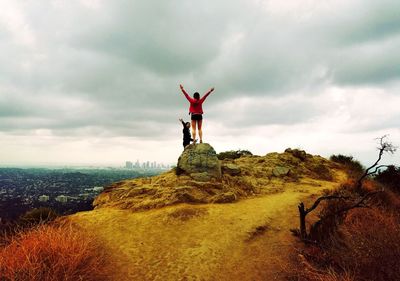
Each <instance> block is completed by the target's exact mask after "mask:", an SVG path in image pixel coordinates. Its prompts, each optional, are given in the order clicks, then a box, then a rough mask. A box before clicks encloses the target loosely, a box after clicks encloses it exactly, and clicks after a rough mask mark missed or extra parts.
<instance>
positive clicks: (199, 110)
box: [182, 89, 212, 114]
mask: <svg viewBox="0 0 400 281" xmlns="http://www.w3.org/2000/svg"><path fill="white" fill-rule="evenodd" d="M211 92H212V91H208V92H207V93H206V94H205V95H204V96H203V97H202V98H201V99H199V100H196V99H194V98H192V97H190V96H189V95H188V94H187V93H186V91H185V90H183V89H182V93H183V94H184V95H185V97H186V99H187V100H188V101H189V102H190V107H189V113H191V114H203V106H202V105H203V102H204V101H205V100H206V98H207V97H208V95H209V94H211Z"/></svg>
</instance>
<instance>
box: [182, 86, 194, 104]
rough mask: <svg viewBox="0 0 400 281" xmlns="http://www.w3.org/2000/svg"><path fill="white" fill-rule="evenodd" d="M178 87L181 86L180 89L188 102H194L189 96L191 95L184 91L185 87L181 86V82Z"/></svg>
mask: <svg viewBox="0 0 400 281" xmlns="http://www.w3.org/2000/svg"><path fill="white" fill-rule="evenodd" d="M179 87H180V88H181V91H182V93H183V94H184V95H185V97H186V99H187V100H188V101H189V102H194V99H193V98H191V97H190V96H189V95H188V93H186V91H185V89H184V88H183V86H182V84H180V85H179Z"/></svg>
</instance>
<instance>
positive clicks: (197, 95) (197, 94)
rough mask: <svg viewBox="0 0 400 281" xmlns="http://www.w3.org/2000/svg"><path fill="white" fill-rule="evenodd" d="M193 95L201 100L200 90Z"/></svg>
mask: <svg viewBox="0 0 400 281" xmlns="http://www.w3.org/2000/svg"><path fill="white" fill-rule="evenodd" d="M193 97H194V98H195V99H196V100H199V99H200V94H199V93H198V92H196V93H194V94H193Z"/></svg>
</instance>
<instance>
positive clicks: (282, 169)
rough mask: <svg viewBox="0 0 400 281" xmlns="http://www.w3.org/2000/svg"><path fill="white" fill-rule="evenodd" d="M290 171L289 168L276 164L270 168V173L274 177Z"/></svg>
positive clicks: (285, 174) (284, 174)
mask: <svg viewBox="0 0 400 281" xmlns="http://www.w3.org/2000/svg"><path fill="white" fill-rule="evenodd" d="M289 172H290V169H289V168H287V167H282V166H276V167H275V168H274V169H273V170H272V174H273V175H274V176H275V177H282V176H287V175H288V174H289Z"/></svg>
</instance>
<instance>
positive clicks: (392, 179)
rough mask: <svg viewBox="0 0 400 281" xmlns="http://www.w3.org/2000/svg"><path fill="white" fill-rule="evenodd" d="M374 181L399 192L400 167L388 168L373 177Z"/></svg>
mask: <svg viewBox="0 0 400 281" xmlns="http://www.w3.org/2000/svg"><path fill="white" fill-rule="evenodd" d="M375 180H376V181H378V182H379V183H381V184H383V185H385V186H387V187H388V188H390V189H392V190H393V191H395V192H400V167H397V168H396V167H395V166H393V165H390V166H388V167H387V169H385V170H383V171H380V172H379V173H378V174H377V175H376V176H375Z"/></svg>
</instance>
